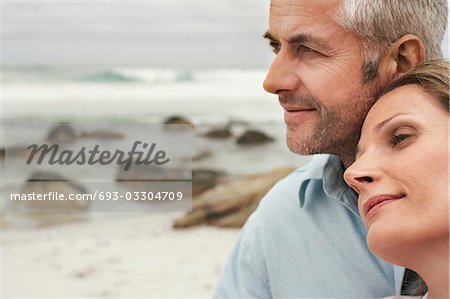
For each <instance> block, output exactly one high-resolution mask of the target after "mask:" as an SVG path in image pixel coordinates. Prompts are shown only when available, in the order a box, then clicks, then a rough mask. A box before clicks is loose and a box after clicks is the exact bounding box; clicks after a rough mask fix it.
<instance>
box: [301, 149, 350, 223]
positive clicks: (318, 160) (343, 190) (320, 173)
mask: <svg viewBox="0 0 450 299" xmlns="http://www.w3.org/2000/svg"><path fill="white" fill-rule="evenodd" d="M343 174H344V166H343V165H342V161H341V159H340V158H339V157H338V156H335V155H316V156H314V157H313V159H312V160H311V162H310V163H309V164H308V166H307V168H306V169H305V170H304V172H303V176H302V177H303V180H302V182H301V184H300V189H299V200H300V207H302V206H303V205H304V204H305V203H306V202H307V201H308V200H311V198H309V199H308V198H306V196H305V194H306V193H305V191H306V187H307V186H308V184H309V183H310V181H311V180H321V181H322V186H323V191H324V192H325V194H326V195H327V196H328V197H331V198H333V199H336V200H339V201H340V202H341V203H342V204H343V205H344V206H346V207H347V208H348V209H349V210H350V211H352V212H353V213H354V214H355V215H357V216H358V217H359V212H358V199H357V195H356V193H355V192H354V191H353V190H352V189H351V188H350V187H348V186H347V184H346V183H345V181H344V179H343Z"/></svg>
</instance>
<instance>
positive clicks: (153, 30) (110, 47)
mask: <svg viewBox="0 0 450 299" xmlns="http://www.w3.org/2000/svg"><path fill="white" fill-rule="evenodd" d="M1 1H2V6H3V7H2V25H3V28H2V31H3V33H2V35H3V36H2V41H3V53H2V55H3V63H4V64H6V65H33V66H36V65H87V66H157V67H178V68H217V67H243V68H266V67H267V66H268V64H269V62H270V60H271V58H272V54H271V52H270V49H269V47H268V46H267V43H266V42H265V41H264V40H263V38H262V34H263V33H264V32H265V30H266V29H267V20H268V3H269V0H234V1H233V0H229V1H224V0H178V1H170V0H161V1H154V0H71V1H69V0H28V1H23V0H1Z"/></svg>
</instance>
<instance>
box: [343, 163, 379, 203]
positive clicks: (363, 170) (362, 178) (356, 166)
mask: <svg viewBox="0 0 450 299" xmlns="http://www.w3.org/2000/svg"><path fill="white" fill-rule="evenodd" d="M375 161H376V160H373V158H367V157H365V158H364V159H363V158H359V159H357V160H356V161H355V162H354V163H353V164H352V165H350V167H348V168H347V170H346V171H345V172H344V180H345V182H346V183H347V185H349V186H350V187H352V188H353V189H354V190H355V191H356V192H357V193H358V194H361V192H363V191H364V190H365V189H366V188H368V187H370V186H372V185H373V184H374V183H375V182H376V181H377V180H379V178H380V177H381V174H380V172H381V170H380V168H379V166H377V164H376V163H375Z"/></svg>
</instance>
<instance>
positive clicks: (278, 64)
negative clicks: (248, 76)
mask: <svg viewBox="0 0 450 299" xmlns="http://www.w3.org/2000/svg"><path fill="white" fill-rule="evenodd" d="M263 86H264V89H265V90H266V91H267V92H270V93H273V94H280V93H281V92H283V91H295V90H297V89H298V87H299V78H298V76H297V74H296V69H295V64H294V63H293V61H292V58H290V56H289V54H288V53H285V52H284V51H283V50H281V51H280V52H279V53H278V54H277V56H276V57H275V59H274V61H273V62H272V65H271V66H270V69H269V72H268V73H267V75H266V79H265V80H264V84H263Z"/></svg>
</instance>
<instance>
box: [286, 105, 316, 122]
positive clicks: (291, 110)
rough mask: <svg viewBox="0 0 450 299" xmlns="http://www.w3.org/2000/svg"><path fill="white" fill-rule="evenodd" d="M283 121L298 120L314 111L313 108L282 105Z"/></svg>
mask: <svg viewBox="0 0 450 299" xmlns="http://www.w3.org/2000/svg"><path fill="white" fill-rule="evenodd" d="M283 109H284V119H285V121H289V122H290V121H299V120H303V119H304V118H305V117H308V116H309V115H312V114H311V113H313V112H315V111H316V109H314V108H306V107H305V108H304V107H291V106H283Z"/></svg>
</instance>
